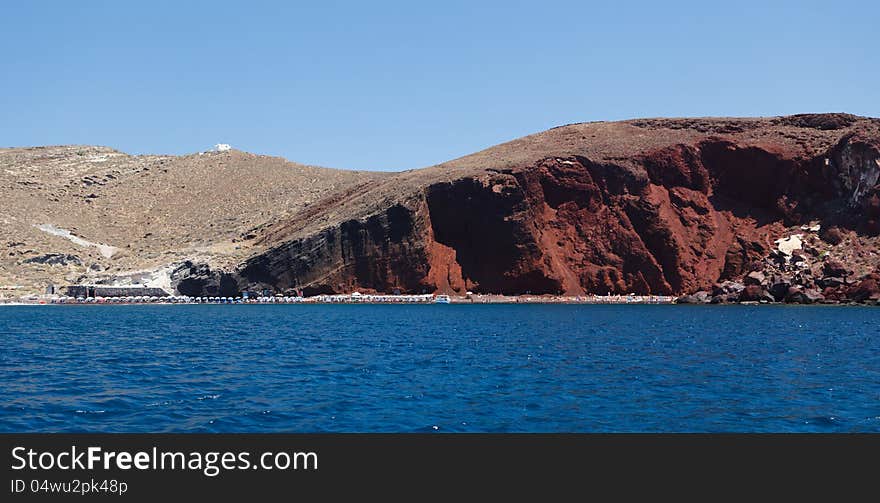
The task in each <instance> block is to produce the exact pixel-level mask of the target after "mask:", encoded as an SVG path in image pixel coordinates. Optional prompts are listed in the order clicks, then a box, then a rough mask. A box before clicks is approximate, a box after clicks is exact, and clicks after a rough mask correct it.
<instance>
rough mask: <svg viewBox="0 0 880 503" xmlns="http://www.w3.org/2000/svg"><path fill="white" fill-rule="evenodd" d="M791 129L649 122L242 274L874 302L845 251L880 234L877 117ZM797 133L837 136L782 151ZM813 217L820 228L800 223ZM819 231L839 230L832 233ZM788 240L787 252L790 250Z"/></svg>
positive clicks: (281, 252) (262, 279)
mask: <svg viewBox="0 0 880 503" xmlns="http://www.w3.org/2000/svg"><path fill="white" fill-rule="evenodd" d="M780 121H781V122H777V123H773V122H767V123H759V124H758V125H755V124H753V123H749V124H748V125H747V127H742V126H740V130H736V129H728V130H727V131H729V134H725V135H716V134H696V135H694V136H692V137H690V138H689V141H680V142H676V141H670V142H668V144H665V145H664V144H663V143H664V142H663V141H662V136H663V135H664V134H667V133H668V130H669V129H671V128H670V127H669V126H670V124H675V123H664V124H665V127H656V125H655V124H654V123H649V122H648V123H644V124H641V126H640V127H641V128H643V129H644V131H642V134H644V135H650V136H652V137H658V136H659V137H661V138H660V139H657V138H654V143H656V144H658V145H659V146H658V147H656V148H650V149H643V148H642V149H640V148H637V147H638V146H637V145H634V146H633V153H632V154H631V155H628V156H621V157H617V158H614V159H609V158H608V156H603V155H596V156H593V157H588V156H585V155H580V154H579V153H577V152H575V151H577V149H575V148H572V149H571V150H572V151H573V152H572V153H571V154H570V155H565V156H559V155H554V156H547V157H543V158H539V159H537V160H535V161H534V162H531V163H528V164H524V165H513V166H506V167H503V168H496V167H494V166H491V165H490V166H485V169H482V170H478V171H476V172H469V173H465V174H463V175H462V176H458V177H451V178H450V177H447V179H445V180H441V181H436V182H431V183H425V184H424V185H423V186H420V187H416V188H415V189H414V190H413V191H411V192H410V193H408V194H406V196H407V197H405V198H398V200H397V202H395V203H393V204H390V205H389V206H387V207H379V208H375V211H372V212H370V213H369V214H367V215H365V216H361V217H358V218H350V219H348V220H343V221H341V222H339V223H338V224H336V225H332V226H328V227H325V228H324V229H322V230H320V231H319V232H315V233H312V234H309V235H306V236H301V237H299V238H297V239H291V240H287V241H284V242H281V243H279V244H277V245H275V246H272V247H271V248H269V249H268V250H266V251H265V252H263V253H260V254H258V255H256V256H254V257H253V258H251V259H249V260H247V261H246V262H245V263H244V264H242V266H241V267H240V268H238V269H237V270H236V271H234V272H232V277H233V278H234V280H235V283H236V285H237V287H238V288H239V289H249V288H254V289H271V290H274V291H284V292H289V291H297V292H305V293H307V294H308V293H319V292H343V291H352V290H368V291H369V290H372V291H386V292H390V291H406V292H430V291H443V292H461V293H463V292H464V291H475V292H486V293H505V294H516V293H526V292H529V293H533V294H542V293H553V294H556V293H569V294H580V293H598V294H606V293H612V294H620V293H630V292H632V293H637V294H689V293H694V292H700V291H703V292H710V291H713V289H714V291H713V293H712V295H711V296H710V298H709V299H707V298H706V297H705V296H703V295H699V294H698V295H697V296H696V297H691V298H689V300H690V301H694V302H704V301H713V299H714V301H716V302H735V301H764V302H772V301H784V302H802V303H813V302H823V301H826V298H827V299H831V300H834V299H838V298H840V299H871V298H872V295H873V293H871V292H872V291H873V290H872V288H873V287H874V283H871V281H873V280H872V279H870V278H867V279H860V281H861V282H860V283H858V284H859V285H861V287H859V288H856V287H855V286H854V284H851V282H850V281H848V277H849V276H850V274H854V275H855V276H857V277H859V278H862V277H863V276H864V274H865V272H864V271H862V272H861V273H856V272H854V271H844V270H843V269H841V266H840V265H839V262H838V261H837V260H839V259H836V258H834V257H835V256H838V255H844V254H845V253H844V250H846V249H848V248H846V247H847V244H846V238H845V236H846V235H847V233H852V234H853V236H855V237H856V238H859V237H864V238H865V239H869V238H870V237H871V236H872V235H873V233H874V231H875V227H876V222H877V209H876V208H875V206H877V204H876V200H875V199H877V198H878V197H880V196H878V194H880V186H878V173H880V171H878V170H880V149H878V146H877V145H878V141H880V134H878V130H880V129H878V124H877V121H873V120H866V119H861V118H856V117H854V116H845V115H839V116H838V115H830V116H824V115H816V116H795V117H793V118H782V119H780ZM782 125H784V126H787V127H795V128H802V129H813V130H817V131H822V132H823V134H824V136H822V137H821V140H822V141H819V140H816V139H813V140H814V141H813V142H812V143H809V144H808V143H806V142H795V143H794V144H792V143H791V142H788V143H786V142H784V141H780V142H779V143H774V142H773V141H772V138H773V137H774V136H775V133H777V131H776V130H775V129H774V128H777V127H781V126H782ZM683 127H684V126H683ZM704 127H706V128H709V126H704ZM717 128H720V126H717ZM717 128H716V129H714V130H712V129H710V130H711V131H717V130H718V129H717ZM743 131H746V132H748V135H743V134H741V133H743ZM583 141H585V142H589V141H591V140H590V139H589V138H586V139H584V140H583ZM620 141H623V142H626V141H627V138H622V139H620ZM633 141H635V140H633ZM548 150H550V149H548ZM431 169H434V170H436V169H438V168H431ZM428 171H430V170H428ZM811 222H812V224H811V225H813V227H810V226H806V227H810V228H811V229H813V230H807V231H802V230H798V229H799V226H801V225H804V224H807V223H811ZM818 229H826V230H824V231H821V232H820V233H819V234H820V235H821V238H822V239H819V237H818V235H817V234H816V232H815V231H816V230H818ZM794 231H798V232H801V233H803V232H806V234H809V235H810V236H809V239H810V240H811V243H812V242H813V241H815V242H816V243H814V244H810V245H809V248H810V250H812V253H814V254H815V255H819V254H820V253H823V256H822V257H821V258H820V257H818V256H813V255H810V253H811V252H808V251H806V250H805V249H804V248H803V246H802V243H801V240H802V239H806V238H804V237H803V234H797V235H795V234H794ZM782 238H785V240H786V243H788V245H789V246H788V248H785V249H783V247H782V245H781V244H780V243H777V242H775V241H776V240H779V239H782ZM792 240H796V243H795V245H791V243H792V242H793V241H792ZM867 244H868V247H869V248H871V250H872V251H871V253H874V254H875V255H872V256H867V255H865V257H866V258H865V260H863V261H862V262H863V263H864V264H863V265H867V266H868V267H870V265H871V261H872V260H873V262H874V263H875V265H876V262H877V260H878V259H877V258H876V257H877V255H876V251H877V250H876V249H874V248H872V247H874V246H876V242H870V243H867ZM804 246H805V245H804ZM818 248H822V251H821V252H820V251H818ZM838 248H839V250H837V249H838ZM863 255H864V253H863ZM871 257H874V258H871ZM817 264H818V265H817ZM822 264H824V265H822ZM813 269H816V270H815V271H814V270H813ZM725 281H727V282H728V283H723V282H725ZM722 283H723V285H722ZM187 284H193V283H192V282H190V283H187ZM211 284H213V283H211ZM718 285H722V286H718ZM725 285H726V286H725ZM734 285H735V286H734Z"/></svg>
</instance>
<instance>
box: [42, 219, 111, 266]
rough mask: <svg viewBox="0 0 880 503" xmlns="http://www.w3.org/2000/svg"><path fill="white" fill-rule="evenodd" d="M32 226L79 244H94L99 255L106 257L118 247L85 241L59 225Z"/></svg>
mask: <svg viewBox="0 0 880 503" xmlns="http://www.w3.org/2000/svg"><path fill="white" fill-rule="evenodd" d="M34 227H36V228H37V229H40V230H41V231H43V232H48V233H49V234H52V235H53V236H58V237H62V238H64V239H69V240H70V241H72V242H73V243H74V244H77V245H79V246H85V247H89V246H94V247H95V248H97V249H98V251H99V252H101V255H103V256H105V257H107V258H110V257H112V256H113V254H114V253H116V252H117V251H118V250H119V248H117V247H115V246H110V245H105V244H102V243H93V242H91V241H87V240H85V239H83V238H81V237H79V236H76V235H74V234H72V233H71V232H70V231H69V230H67V229H61V228H59V227H55V226H54V225H52V224H42V225H34Z"/></svg>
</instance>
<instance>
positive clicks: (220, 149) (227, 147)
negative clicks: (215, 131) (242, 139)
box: [211, 143, 232, 152]
mask: <svg viewBox="0 0 880 503" xmlns="http://www.w3.org/2000/svg"><path fill="white" fill-rule="evenodd" d="M231 149H232V146H230V145H229V144H228V143H218V144H216V145H214V148H213V149H211V150H213V151H214V152H226V151H227V150H231Z"/></svg>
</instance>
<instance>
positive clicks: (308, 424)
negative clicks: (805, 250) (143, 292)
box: [0, 304, 880, 433]
mask: <svg viewBox="0 0 880 503" xmlns="http://www.w3.org/2000/svg"><path fill="white" fill-rule="evenodd" d="M878 326H880V310H877V309H876V308H872V307H837V308H831V307H825V306H781V305H772V306H770V305H768V306H750V305H729V306H711V307H710V306H693V305H681V306H663V305H548V304H533V305H510V304H497V305H473V306H472V305H455V304H453V305H433V304H429V305H412V306H404V305H400V306H386V305H350V304H345V305H334V306H329V305H320V304H310V305H307V304H304V305H297V306H292V305H227V306H217V305H200V306H194V305H179V306H174V307H173V308H166V307H163V306H154V305H137V306H126V305H120V306H115V307H113V308H112V309H110V308H101V307H98V306H76V305H72V306H67V307H65V308H63V309H51V308H45V307H40V306H6V307H5V308H4V309H0V334H3V335H2V338H0V376H2V381H3V382H4V387H3V389H2V390H0V395H2V396H0V403H2V408H0V431H4V432H12V431H17V432H27V431H33V432H50V431H55V432H61V431H64V432H71V431H73V432H76V431H89V432H147V431H152V432H163V431H168V432H171V431H174V432H391V431H399V432H441V433H442V432H509V431H524V432H528V431H536V432H631V431H635V432H659V431H662V432H726V431H739V432H880V405H878V404H880V338H877V337H876V336H875V334H876V332H877V327H878Z"/></svg>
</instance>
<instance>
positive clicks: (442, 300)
mask: <svg viewBox="0 0 880 503" xmlns="http://www.w3.org/2000/svg"><path fill="white" fill-rule="evenodd" d="M449 302H450V299H449V296H448V295H438V296H436V297H434V304H449Z"/></svg>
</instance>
